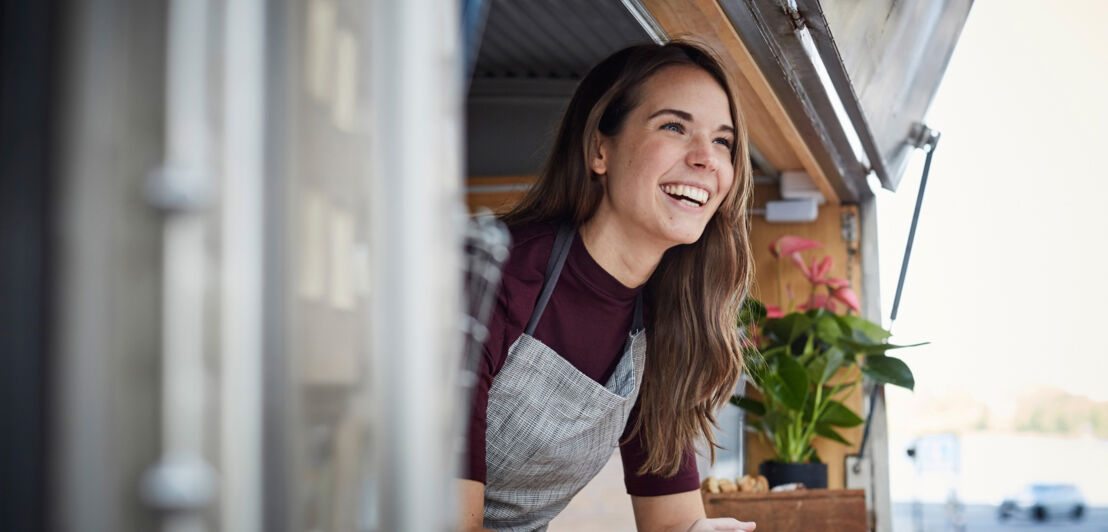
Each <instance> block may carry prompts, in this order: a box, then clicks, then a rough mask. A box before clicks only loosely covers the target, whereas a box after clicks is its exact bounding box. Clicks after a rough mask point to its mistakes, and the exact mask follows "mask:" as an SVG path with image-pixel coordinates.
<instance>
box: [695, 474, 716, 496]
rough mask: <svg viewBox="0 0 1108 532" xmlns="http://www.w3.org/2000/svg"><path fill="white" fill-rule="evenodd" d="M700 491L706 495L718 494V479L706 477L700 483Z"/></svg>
mask: <svg viewBox="0 0 1108 532" xmlns="http://www.w3.org/2000/svg"><path fill="white" fill-rule="evenodd" d="M700 489H701V490H703V491H706V492H708V493H719V479H717V478H716V477H708V478H706V479H704V482H701V483H700Z"/></svg>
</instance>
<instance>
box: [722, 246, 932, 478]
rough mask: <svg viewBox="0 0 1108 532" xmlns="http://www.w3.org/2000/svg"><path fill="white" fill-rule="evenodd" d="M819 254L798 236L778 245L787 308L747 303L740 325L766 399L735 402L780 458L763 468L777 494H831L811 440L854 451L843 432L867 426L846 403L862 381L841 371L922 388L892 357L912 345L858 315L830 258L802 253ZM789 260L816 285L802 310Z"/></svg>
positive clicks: (751, 375) (854, 299)
mask: <svg viewBox="0 0 1108 532" xmlns="http://www.w3.org/2000/svg"><path fill="white" fill-rule="evenodd" d="M819 247H822V244H820V243H819V242H816V241H813V240H807V239H803V238H799V237H795V236H784V237H781V238H780V239H778V240H777V241H775V242H774V243H773V245H772V246H771V248H770V251H771V252H772V253H773V255H774V257H775V258H776V259H777V264H778V276H777V279H778V280H777V283H778V290H779V293H780V294H781V295H782V297H781V299H780V300H781V301H783V302H785V305H786V308H785V309H781V308H778V307H776V306H772V305H770V306H766V305H763V304H762V303H760V302H758V301H757V300H754V299H753V298H747V301H746V303H745V304H744V307H743V312H742V313H741V315H740V318H739V321H740V323H739V325H740V326H741V327H743V328H744V329H745V331H746V335H745V337H744V341H745V346H744V348H745V350H746V353H745V355H746V357H747V360H748V364H747V371H748V376H749V379H750V381H751V382H752V384H753V385H754V387H755V388H756V389H757V390H758V391H759V392H760V394H761V399H760V400H759V399H755V398H751V397H744V396H737V395H736V396H735V397H732V399H731V402H732V403H734V404H735V405H737V406H739V407H740V408H742V409H744V410H745V411H746V412H748V413H750V414H753V416H754V418H753V420H752V421H751V422H750V424H749V426H750V428H751V429H752V430H755V431H758V432H760V433H761V434H762V435H763V436H764V437H765V438H766V439H767V440H768V442H769V443H771V444H772V446H773V449H774V450H775V452H776V459H774V460H769V461H766V462H763V463H762V464H761V465H760V466H759V472H760V473H761V474H763V475H765V476H766V478H767V479H768V480H769V483H770V486H771V487H772V486H776V485H780V484H787V483H790V482H803V483H804V484H805V486H806V487H808V488H826V487H827V465H826V464H824V463H822V462H821V460H820V458H819V456H818V455H817V454H816V450H815V448H814V447H812V440H813V439H814V438H815V437H816V436H822V437H824V438H828V439H831V440H834V441H836V442H839V443H842V444H844V445H850V442H848V441H847V440H846V438H844V437H843V436H842V435H840V434H839V433H838V431H836V428H845V427H855V426H858V425H861V424H862V423H863V420H862V418H861V417H860V416H859V415H858V414H857V413H855V412H854V411H853V410H851V409H850V408H849V407H847V406H846V405H844V404H843V403H842V402H841V399H842V398H843V397H845V396H846V395H848V394H849V393H850V392H851V391H852V390H853V389H854V388H855V387H856V386H858V384H859V382H860V380H861V379H860V378H858V377H852V376H851V375H853V374H852V373H849V372H842V373H840V371H841V370H843V369H847V368H850V367H852V366H857V367H858V368H860V369H861V373H862V374H864V375H866V376H868V377H869V378H871V379H873V380H874V381H877V382H880V383H885V384H892V385H896V386H902V387H904V388H908V389H909V390H910V389H912V388H913V386H914V385H915V381H914V379H913V377H912V372H911V370H910V369H909V368H908V366H907V365H906V364H905V363H904V362H903V361H901V360H900V359H898V358H894V357H891V356H888V355H886V354H885V353H886V351H889V350H891V349H898V348H902V347H913V346H897V345H892V344H889V343H886V340H888V338H889V336H891V333H889V331H886V330H885V329H882V328H881V326H880V325H877V324H875V323H873V322H871V321H869V320H866V319H865V318H862V317H860V316H857V315H853V314H851V312H859V310H860V309H859V304H858V298H857V296H856V295H855V294H854V292H853V290H851V288H850V282H849V281H847V280H846V279H838V278H833V277H829V276H828V274H829V273H830V271H831V267H832V260H831V257H827V256H825V257H822V258H821V259H813V260H812V262H811V263H810V264H808V263H805V261H804V258H803V256H802V252H804V251H806V250H810V249H814V248H819ZM784 260H789V261H791V262H792V263H793V264H794V265H795V266H796V267H797V268H799V269H800V271H801V272H802V273H803V274H804V277H805V278H806V279H807V280H808V283H809V284H810V286H811V290H810V291H809V292H808V293H807V294H805V297H804V298H803V300H802V301H800V302H799V303H795V302H794V301H793V295H792V292H791V290H790V287H789V286H785V287H784V288H782V287H781V284H782V280H781V277H782V276H781V273H782V269H783V266H782V264H781V263H782V262H783V261H784ZM786 293H787V295H788V297H787V298H786V297H784V296H785V294H786ZM840 310H842V311H843V312H844V313H840ZM915 345H922V344H915ZM836 375H838V377H836Z"/></svg>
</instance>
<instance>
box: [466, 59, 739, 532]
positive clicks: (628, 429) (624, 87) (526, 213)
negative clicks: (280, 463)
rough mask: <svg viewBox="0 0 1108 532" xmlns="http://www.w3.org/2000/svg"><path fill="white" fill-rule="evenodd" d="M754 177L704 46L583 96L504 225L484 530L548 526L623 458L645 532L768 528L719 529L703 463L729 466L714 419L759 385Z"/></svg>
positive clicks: (479, 422)
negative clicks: (750, 294)
mask: <svg viewBox="0 0 1108 532" xmlns="http://www.w3.org/2000/svg"><path fill="white" fill-rule="evenodd" d="M747 161H748V153H747V141H746V133H745V128H744V124H743V121H742V117H741V115H740V114H739V112H738V106H737V105H736V102H735V99H734V97H733V96H732V92H731V90H730V87H729V84H728V80H727V77H726V75H725V74H724V72H723V70H722V68H721V67H720V66H719V63H718V61H717V60H716V59H715V58H714V57H713V56H712V55H711V54H710V53H708V52H707V51H705V50H704V49H702V48H700V47H698V46H696V45H693V44H689V43H684V42H671V43H668V44H666V45H661V46H659V45H653V44H645V45H637V46H633V47H630V48H627V49H624V50H622V51H620V52H617V53H616V54H614V55H612V56H611V57H609V58H607V59H605V60H604V61H602V62H601V63H600V64H598V65H597V66H595V67H594V68H593V69H592V70H591V71H590V72H589V74H588V75H587V76H586V77H585V79H584V80H583V81H582V82H581V84H580V85H579V86H578V88H577V91H576V93H575V94H574V96H573V98H572V100H571V101H570V104H569V107H568V108H567V110H566V112H565V115H564V116H563V119H562V123H561V126H560V128H559V131H558V135H557V138H556V140H555V144H554V148H553V150H552V153H551V156H550V158H549V159H548V160H547V162H546V165H545V167H544V169H543V171H542V172H541V174H540V177H539V180H538V182H537V183H536V185H535V187H534V188H532V190H531V191H530V192H529V193H528V195H527V196H526V197H525V198H524V199H523V201H522V202H521V203H520V205H519V206H517V207H516V208H515V209H514V210H512V211H511V212H509V213H508V214H506V215H505V216H504V220H505V222H506V223H507V224H508V225H509V227H510V228H511V231H512V238H513V244H512V248H511V253H512V254H511V257H510V258H509V260H508V262H507V264H506V265H505V268H504V277H503V284H502V286H501V289H500V291H499V293H498V297H497V305H496V308H495V309H494V311H493V315H492V317H491V319H490V324H489V330H490V336H489V338H488V339H487V341H486V342H485V345H484V353H483V357H482V360H481V367H480V370H479V372H478V375H479V382H478V384H477V385H476V391H475V394H474V395H475V399H474V405H473V415H472V418H471V423H470V431H469V453H468V457H469V460H468V466H469V467H468V470H467V471H466V474H465V476H466V480H463V481H461V487H462V506H463V514H464V515H463V519H464V523H465V525H466V526H467V527H468V528H470V529H480V528H482V526H483V527H485V528H491V529H498V530H534V529H542V528H545V526H546V524H547V523H548V522H549V521H550V520H551V519H552V518H553V517H554V516H555V515H557V514H558V512H560V511H561V510H562V509H563V508H564V507H565V506H566V504H567V503H568V502H569V500H570V499H571V498H572V497H573V495H574V494H576V493H577V492H578V491H579V490H580V489H581V488H582V487H584V485H585V484H587V483H588V481H589V480H591V479H592V478H593V477H594V476H595V475H596V474H597V472H599V471H600V469H601V468H602V467H603V466H604V464H605V463H606V462H607V461H608V458H609V457H610V456H611V454H612V452H613V450H614V449H615V448H616V447H617V446H618V447H619V448H620V452H621V456H622V459H623V463H624V471H625V482H626V485H627V492H628V493H629V494H630V495H631V496H632V506H633V508H634V511H635V517H636V522H637V523H638V527H639V529H640V530H667V531H668V530H673V531H677V532H685V531H690V532H695V531H701V530H752V529H753V524H752V523H740V522H739V521H736V520H734V519H706V518H705V515H704V508H703V503H702V501H701V498H700V495H699V491H698V487H699V475H698V473H697V470H696V462H695V457H694V453H693V442H694V440H695V439H697V438H704V439H706V440H707V441H708V442H710V443H711V444H712V445H710V446H709V448H711V449H712V454H713V457H714V445H715V442H714V441H713V436H712V430H711V427H712V424H713V423H714V413H715V412H716V411H717V409H718V408H719V407H720V406H721V405H722V404H723V403H725V402H726V401H727V400H728V398H729V397H730V394H731V391H732V390H733V389H734V387H735V383H736V381H737V380H738V376H739V372H740V370H741V369H742V356H741V350H740V348H739V339H738V337H737V336H736V331H735V326H734V324H735V323H736V318H737V313H738V311H739V308H740V304H741V302H742V300H743V299H744V298H745V296H746V294H747V289H748V284H749V279H750V278H751V274H752V272H751V270H752V262H751V259H750V256H751V255H750V244H749V235H748V232H747V226H746V223H745V217H746V206H747V204H748V198H749V195H750V188H751V178H750V169H749V167H748V163H747ZM648 346H649V347H648Z"/></svg>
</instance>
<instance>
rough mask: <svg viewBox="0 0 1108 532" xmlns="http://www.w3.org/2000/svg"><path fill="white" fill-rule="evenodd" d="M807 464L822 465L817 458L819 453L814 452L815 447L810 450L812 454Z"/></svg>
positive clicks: (820, 460)
mask: <svg viewBox="0 0 1108 532" xmlns="http://www.w3.org/2000/svg"><path fill="white" fill-rule="evenodd" d="M808 463H809V464H822V463H823V460H822V459H821V458H820V457H819V453H817V452H816V449H815V447H813V448H812V454H811V455H810V456H809V457H808Z"/></svg>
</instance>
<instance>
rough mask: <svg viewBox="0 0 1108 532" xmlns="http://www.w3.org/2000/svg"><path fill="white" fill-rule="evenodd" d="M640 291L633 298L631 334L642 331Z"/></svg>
mask: <svg viewBox="0 0 1108 532" xmlns="http://www.w3.org/2000/svg"><path fill="white" fill-rule="evenodd" d="M642 292H643V291H642V290H640V291H639V294H638V295H636V296H635V317H634V319H633V320H632V321H631V334H637V333H638V332H639V331H641V330H643V323H642Z"/></svg>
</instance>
